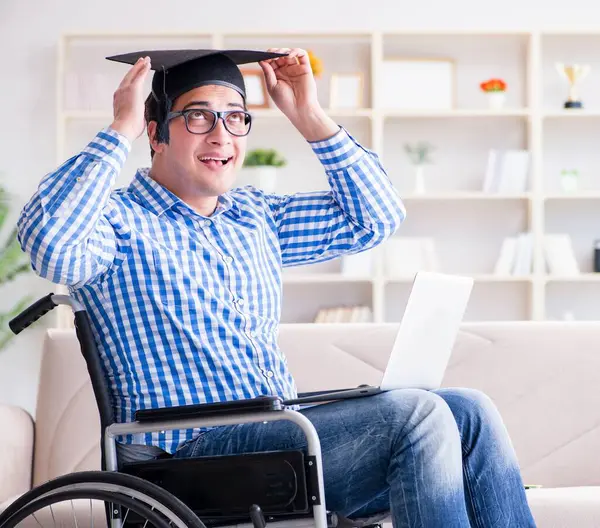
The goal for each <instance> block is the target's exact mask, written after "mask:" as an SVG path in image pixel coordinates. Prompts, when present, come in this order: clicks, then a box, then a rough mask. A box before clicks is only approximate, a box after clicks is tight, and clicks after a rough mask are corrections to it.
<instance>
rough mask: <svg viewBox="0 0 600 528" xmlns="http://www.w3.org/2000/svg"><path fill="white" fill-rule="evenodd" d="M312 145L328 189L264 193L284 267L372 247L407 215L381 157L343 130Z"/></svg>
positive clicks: (327, 258)
mask: <svg viewBox="0 0 600 528" xmlns="http://www.w3.org/2000/svg"><path fill="white" fill-rule="evenodd" d="M310 145H311V147H312V149H313V151H314V153H315V154H316V155H317V157H318V159H319V161H320V162H321V164H322V165H323V168H324V169H325V172H326V175H327V179H328V182H329V185H330V190H328V191H323V192H308V193H296V194H290V195H283V196H281V195H267V200H268V203H269V206H270V209H271V211H272V214H273V219H274V223H275V226H276V229H277V232H278V235H279V241H280V246H281V251H282V262H283V265H284V266H293V265H301V264H309V263H315V262H321V261H325V260H329V259H332V258H335V257H338V256H340V255H343V254H351V253H359V252H361V251H365V250H367V249H371V248H373V247H375V246H377V245H378V244H380V243H381V242H383V241H384V240H385V239H387V238H388V237H389V236H390V235H392V234H393V233H394V232H395V231H396V230H397V229H398V227H399V226H400V224H401V223H402V222H403V221H404V219H405V217H406V212H405V208H404V205H403V203H402V200H401V199H400V197H399V195H398V193H397V191H396V189H395V188H394V187H393V185H392V183H391V182H390V179H389V177H388V175H387V173H386V171H385V170H384V168H383V167H382V165H381V163H380V161H379V157H378V156H377V155H376V154H375V153H374V152H372V151H370V150H368V149H366V148H364V147H362V146H361V145H359V144H358V143H357V142H356V141H355V140H354V139H353V138H352V137H351V136H350V135H349V134H348V132H347V131H346V130H345V129H343V128H341V127H340V130H339V132H338V133H337V134H335V135H334V136H333V137H331V138H328V139H326V140H323V141H318V142H312V143H310Z"/></svg>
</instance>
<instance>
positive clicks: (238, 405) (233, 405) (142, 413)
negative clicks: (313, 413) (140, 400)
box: [135, 396, 284, 423]
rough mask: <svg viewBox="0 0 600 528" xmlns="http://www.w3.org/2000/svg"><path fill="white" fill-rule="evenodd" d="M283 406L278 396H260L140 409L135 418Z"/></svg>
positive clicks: (145, 419)
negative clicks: (247, 398)
mask: <svg viewBox="0 0 600 528" xmlns="http://www.w3.org/2000/svg"><path fill="white" fill-rule="evenodd" d="M283 408H284V406H283V402H282V400H281V398H279V397H278V396H260V397H258V398H252V399H249V400H237V401H227V402H215V403H202V404H198V405H180V406H177V407H161V408H159V409H142V410H139V411H136V413H135V420H136V421H137V422H143V423H148V422H159V421H163V420H168V421H171V420H181V419H185V418H203V417H208V416H227V415H230V414H251V413H260V412H268V411H281V410H283Z"/></svg>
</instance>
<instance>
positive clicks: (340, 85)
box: [329, 72, 364, 109]
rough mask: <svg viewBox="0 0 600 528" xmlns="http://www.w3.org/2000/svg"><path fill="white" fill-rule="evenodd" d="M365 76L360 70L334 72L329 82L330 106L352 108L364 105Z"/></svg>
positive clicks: (333, 107)
mask: <svg viewBox="0 0 600 528" xmlns="http://www.w3.org/2000/svg"><path fill="white" fill-rule="evenodd" d="M363 90H364V76H363V74H362V73H360V72H355V73H333V74H332V75H331V80H330V84H329V106H330V108H332V109H341V108H345V109H351V108H361V107H362V106H363Z"/></svg>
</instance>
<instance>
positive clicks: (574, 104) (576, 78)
mask: <svg viewBox="0 0 600 528" xmlns="http://www.w3.org/2000/svg"><path fill="white" fill-rule="evenodd" d="M556 69H557V70H558V73H560V74H561V75H562V76H563V77H564V78H565V79H567V81H568V82H569V98H568V99H567V100H566V101H565V105H564V106H565V108H583V104H582V102H581V101H580V100H579V99H578V98H577V93H576V87H577V85H578V84H579V83H581V81H583V79H585V78H586V77H587V75H588V73H590V69H591V66H590V65H589V64H563V63H562V62H558V63H556Z"/></svg>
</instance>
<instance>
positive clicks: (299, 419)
mask: <svg viewBox="0 0 600 528" xmlns="http://www.w3.org/2000/svg"><path fill="white" fill-rule="evenodd" d="M58 305H66V306H70V307H71V309H72V310H73V312H74V315H75V330H76V334H77V338H78V341H79V344H80V347H81V352H82V354H83V356H84V359H85V361H86V365H87V369H88V373H89V375H90V379H91V382H92V388H93V391H94V396H95V398H96V404H97V406H98V410H99V414H100V424H101V431H102V439H101V453H102V455H101V458H102V469H103V470H106V471H113V472H119V467H118V458H117V446H116V444H117V441H116V437H117V436H120V435H127V434H138V433H150V432H159V431H165V430H174V429H188V428H196V427H214V426H221V425H235V424H243V423H253V422H273V421H278V420H289V421H291V422H293V423H295V424H296V425H298V426H299V427H300V428H301V429H302V431H303V432H304V435H305V436H306V439H307V455H308V468H307V478H308V479H309V480H310V482H311V484H312V493H311V494H310V496H309V497H308V499H309V501H310V502H309V506H310V508H312V514H313V515H312V517H313V519H314V523H315V527H316V528H328V521H327V510H326V506H325V490H324V482H323V463H322V458H321V444H320V441H319V437H318V434H317V431H316V429H315V428H314V426H313V424H312V423H311V422H310V420H308V418H306V417H305V416H304V415H303V414H301V413H299V412H297V411H295V410H292V409H286V408H285V402H284V401H281V400H280V401H281V406H279V407H278V408H277V409H274V410H269V411H266V412H265V411H263V412H254V411H252V410H251V407H252V406H254V405H255V402H256V400H255V399H254V400H241V401H238V402H236V406H234V407H233V408H232V409H231V410H222V409H221V411H222V412H221V415H220V416H219V415H217V416H215V411H214V410H213V409H210V406H211V405H213V404H206V405H198V406H194V407H195V408H196V409H197V411H198V412H197V416H192V417H190V418H186V419H173V420H170V419H164V416H165V414H167V415H169V414H172V415H174V416H177V415H178V413H179V411H181V409H184V408H185V406H184V407H172V408H166V409H165V408H163V409H160V411H161V416H162V417H163V419H161V420H153V419H151V417H148V418H145V419H144V420H143V421H140V420H138V417H137V415H136V421H135V422H123V423H117V422H115V420H114V417H113V412H112V405H111V401H110V395H109V392H108V388H107V386H106V381H105V378H104V374H103V370H102V365H101V362H100V356H99V353H98V350H97V347H96V342H95V339H94V336H93V332H92V328H91V324H90V322H89V319H88V316H87V312H86V310H85V307H84V306H83V305H82V304H81V303H80V302H78V301H77V300H76V299H73V298H72V297H70V296H68V295H60V294H54V293H51V294H48V295H46V296H45V297H43V298H41V299H39V300H38V301H36V302H35V303H33V304H32V305H31V306H29V307H28V308H26V309H25V310H24V311H23V312H21V313H20V314H19V315H17V316H16V317H15V318H14V319H12V320H11V321H10V322H9V327H10V329H11V330H12V331H13V332H14V333H15V334H18V333H20V332H21V331H23V330H24V329H25V328H27V327H28V326H29V325H31V324H32V323H33V322H35V321H36V320H38V319H39V318H40V317H42V316H43V315H45V314H46V313H48V312H49V311H51V310H53V309H54V308H55V307H56V306H58ZM244 407H246V409H245V408H244ZM204 409H206V411H207V412H204ZM209 409H210V412H208V411H209ZM146 412H147V413H148V411H146ZM205 414H206V415H207V416H205ZM232 456H236V455H232ZM107 514H108V513H107ZM306 517H307V518H308V517H309V515H308V514H307V515H306ZM253 523H254V524H255V525H256V522H255V521H254V520H253ZM110 525H111V527H112V528H121V519H120V516H119V514H116V515H115V512H110Z"/></svg>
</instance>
